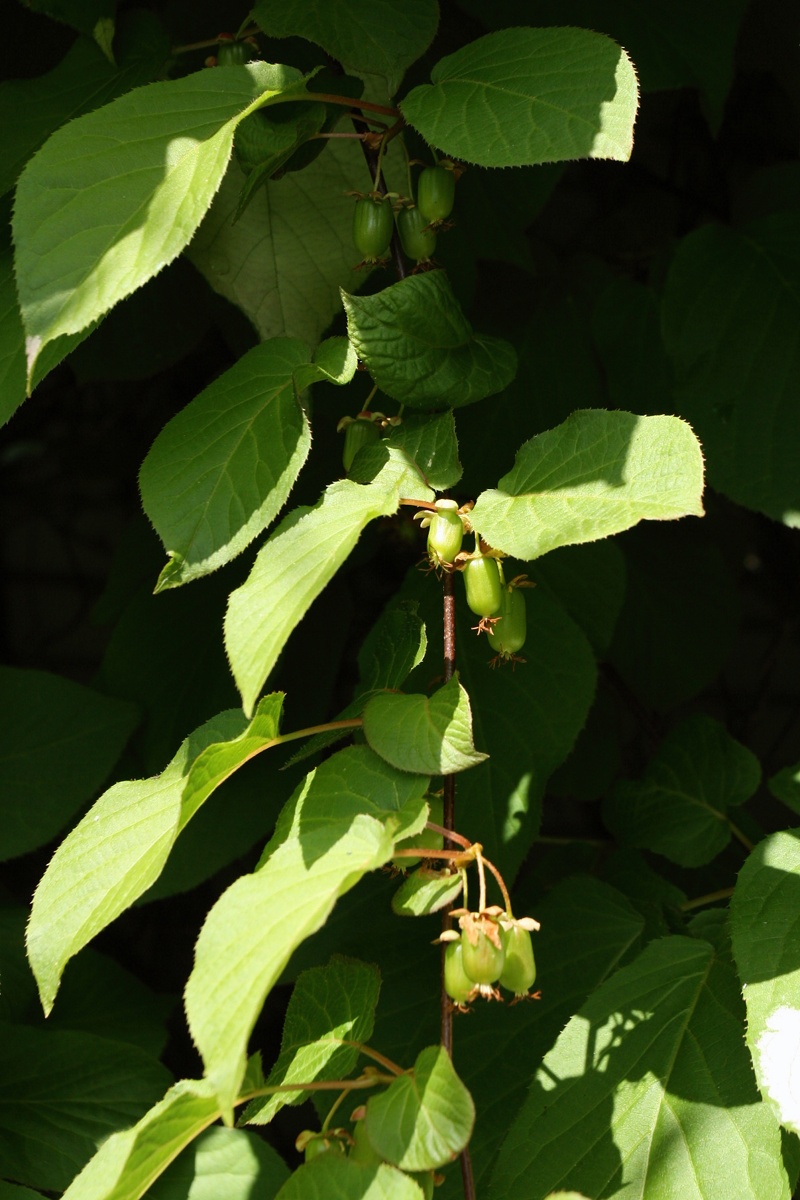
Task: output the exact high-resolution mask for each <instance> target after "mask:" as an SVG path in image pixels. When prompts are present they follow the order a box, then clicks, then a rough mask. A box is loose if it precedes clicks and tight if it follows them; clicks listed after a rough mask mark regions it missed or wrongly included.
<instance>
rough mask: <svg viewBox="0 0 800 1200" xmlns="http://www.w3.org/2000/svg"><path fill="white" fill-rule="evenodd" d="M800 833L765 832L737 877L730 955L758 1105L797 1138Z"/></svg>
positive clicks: (799, 1116)
mask: <svg viewBox="0 0 800 1200" xmlns="http://www.w3.org/2000/svg"><path fill="white" fill-rule="evenodd" d="M799 898H800V830H797V829H787V830H785V831H783V832H781V833H773V834H770V836H769V837H767V838H765V839H764V841H763V842H760V843H759V844H758V845H757V846H756V848H755V850H754V851H753V852H752V854H751V855H750V857H749V858H748V860H747V862H746V863H745V864H744V866H743V867H742V870H741V872H740V873H739V878H738V880H737V882H736V890H735V892H734V894H733V899H732V901H731V912H730V926H731V936H732V940H733V953H734V957H735V959H736V966H737V969H738V971H739V977H740V979H741V981H742V985H743V991H744V999H745V1004H746V1006H747V1044H748V1046H749V1048H750V1053H751V1055H752V1058H753V1066H754V1067H755V1072H756V1079H757V1081H758V1086H759V1088H760V1089H761V1094H762V1096H763V1097H764V1099H765V1100H767V1101H769V1103H770V1104H771V1105H772V1107H773V1109H774V1111H775V1112H776V1114H777V1116H778V1119H779V1120H780V1122H781V1124H782V1125H785V1126H786V1127H787V1129H793V1130H794V1131H795V1133H800V1078H798V1072H797V1064H798V1062H800V923H798V915H797V914H798V911H800V906H799V903H798V899H799Z"/></svg>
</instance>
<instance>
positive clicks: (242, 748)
mask: <svg viewBox="0 0 800 1200" xmlns="http://www.w3.org/2000/svg"><path fill="white" fill-rule="evenodd" d="M282 711H283V693H282V692H273V693H272V694H271V695H269V696H264V698H263V699H262V700H261V701H260V702H259V704H258V706H257V708H256V711H255V713H254V714H253V719H252V720H251V721H250V722H249V724H248V725H247V727H246V728H245V729H243V730H242V732H241V733H239V734H238V735H236V736H233V735H232V736H230V737H229V738H228V739H227V740H224V741H223V740H220V741H218V742H212V743H211V744H210V745H206V747H205V749H202V750H201V751H200V753H199V754H198V755H197V757H196V758H195V759H194V761H193V762H192V763H191V765H190V767H189V770H188V772H187V779H186V782H185V784H184V787H183V793H182V795H181V816H180V829H179V832H180V830H182V829H184V828H185V826H186V824H187V823H188V822H189V821H190V820H191V818H192V817H193V816H194V814H195V813H196V812H197V810H198V808H199V807H200V805H201V804H202V803H203V802H204V801H205V800H206V799H207V798H208V797H209V796H210V795H211V793H212V792H213V791H214V790H215V789H216V788H218V787H219V785H220V784H221V783H222V782H223V780H225V779H227V778H228V776H229V775H231V774H233V772H234V771H235V770H237V768H238V767H240V766H241V765H242V764H243V763H246V762H247V761H248V759H251V758H253V756H254V755H256V754H260V753H261V752H262V751H263V750H266V749H268V748H269V746H270V745H272V744H274V743H275V742H277V741H278V740H279V737H278V734H279V730H280V720H281V713H282ZM234 720H235V722H236V724H238V723H239V722H238V716H237V717H235V718H234Z"/></svg>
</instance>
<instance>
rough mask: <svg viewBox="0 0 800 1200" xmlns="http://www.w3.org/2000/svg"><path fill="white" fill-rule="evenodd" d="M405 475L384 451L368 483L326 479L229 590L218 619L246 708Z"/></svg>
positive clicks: (396, 458) (389, 507) (395, 498)
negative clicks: (315, 499) (318, 495)
mask: <svg viewBox="0 0 800 1200" xmlns="http://www.w3.org/2000/svg"><path fill="white" fill-rule="evenodd" d="M409 478H411V480H413V473H412V472H411V471H410V470H409V468H408V466H407V464H406V462H405V460H404V459H403V457H402V456H400V455H399V453H398V452H396V451H395V452H392V451H389V461H388V462H387V464H386V466H385V467H384V468H383V469H382V470H381V471H380V472H379V473H378V474H377V475H376V476H375V478H374V480H373V482H372V483H369V484H358V483H353V482H352V481H351V480H349V479H342V480H339V481H338V482H336V483H333V484H331V485H330V487H328V488H326V490H325V493H324V495H323V497H322V499H321V501H320V502H319V504H317V505H316V507H315V508H311V509H298V510H296V511H295V512H293V513H290V514H289V516H288V517H286V518H285V519H284V520H283V521H282V523H281V524H280V525H279V526H278V528H277V529H276V530H275V532H274V533H273V534H272V536H271V537H270V539H269V541H268V542H267V543H266V545H265V546H264V548H263V549H262V550H261V551H260V552H259V554H258V557H257V558H256V561H255V563H254V565H253V569H252V571H251V572H250V575H249V576H248V578H247V580H246V581H245V583H244V584H242V586H241V587H240V588H237V590H236V591H235V592H232V593H231V597H230V601H229V604H228V612H227V615H226V617H225V645H226V648H227V651H228V657H229V659H230V663H231V668H232V670H233V674H234V678H235V679H236V684H237V687H238V688H239V691H240V693H241V696H242V702H243V705H244V709H245V711H246V712H247V713H250V712H252V709H253V705H254V704H255V701H256V698H257V696H258V693H259V692H260V691H261V688H262V687H263V685H264V682H265V680H266V678H267V676H268V675H269V673H270V671H271V670H272V668H273V667H274V665H275V663H276V661H277V659H278V655H279V654H280V652H281V650H282V649H283V647H284V645H285V643H286V641H287V639H288V637H289V635H290V634H291V632H292V630H293V629H294V627H295V625H296V624H297V622H298V621H299V620H300V618H301V617H302V616H303V614H304V613H306V612H307V611H308V609H309V608H310V606H311V604H312V602H313V601H314V600H315V599H316V597H317V596H318V595H319V594H320V592H321V591H322V589H323V588H324V587H325V585H326V584H327V583H328V582H329V581H330V579H332V577H333V576H334V575H335V574H336V571H337V570H338V569H339V567H340V566H341V565H342V563H343V562H344V561H345V559H346V558H347V556H348V555H349V554H350V551H351V550H352V549H353V547H354V546H355V544H356V542H357V541H358V538H359V536H360V534H361V532H362V530H363V529H364V528H365V527H366V526H367V525H368V524H369V522H370V521H373V520H375V518H376V517H383V516H389V515H390V514H391V513H393V512H395V510H396V509H397V506H398V503H399V500H400V497H401V495H402V494H403V493H402V488H403V486H404V485H405V484H406V482H407V481H408V480H409ZM412 487H413V489H414V492H415V493H418V492H419V491H420V490H421V491H423V492H427V489H425V488H424V487H422V486H421V485H420V484H416V485H415V484H413V483H412ZM420 498H421V499H430V498H431V494H430V493H428V494H426V495H425V496H423V497H420ZM331 619H332V620H333V619H334V617H333V614H331Z"/></svg>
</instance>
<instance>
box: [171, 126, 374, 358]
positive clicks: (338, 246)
mask: <svg viewBox="0 0 800 1200" xmlns="http://www.w3.org/2000/svg"><path fill="white" fill-rule="evenodd" d="M363 169H364V167H363V159H360V157H359V151H358V149H357V147H355V146H352V145H346V144H345V145H342V144H341V143H340V142H333V143H332V144H331V145H329V146H328V147H327V148H326V150H325V152H324V154H321V155H320V157H319V158H317V159H315V160H314V162H312V163H311V165H310V166H308V167H306V168H305V169H304V170H302V171H295V172H292V173H291V174H288V175H284V177H283V178H282V179H280V180H270V181H269V183H267V184H265V185H264V187H263V188H262V189H261V190H260V191H259V192H258V193H257V194H256V195H255V196H254V197H253V198H252V200H251V202H250V204H249V205H248V207H247V209H246V210H245V212H244V213H243V215H242V216H241V217H240V218H239V220H237V221H235V222H234V217H235V214H236V211H237V206H238V203H239V196H240V194H241V190H242V187H243V185H244V179H245V177H244V175H243V174H242V172H241V170H240V169H239V167H238V165H237V164H236V163H235V162H232V163H231V164H230V167H229V168H228V171H227V173H226V175H225V178H224V179H223V181H222V186H221V187H220V189H219V192H218V193H217V195H216V196H215V198H214V202H213V204H212V205H211V208H210V209H209V211H208V214H207V216H206V218H205V220H204V221H203V223H202V224H201V226H200V228H199V229H198V231H197V234H196V236H195V237H194V238H193V239H192V241H191V243H190V244H189V246H188V248H187V251H186V254H187V257H188V258H189V259H190V261H191V262H193V263H194V265H195V266H196V267H197V269H198V271H200V272H201V274H203V275H204V276H205V278H206V279H207V280H208V283H209V284H210V286H211V287H212V288H213V289H214V291H216V292H219V293H220V295H222V296H225V298H226V299H228V300H230V301H231V302H232V303H233V304H235V305H236V306H237V307H238V308H240V309H241V310H242V312H243V313H244V314H245V316H246V317H247V318H248V320H249V321H250V322H251V323H252V325H253V326H254V328H255V329H256V330H257V332H258V334H259V336H260V337H261V338H264V339H266V338H272V337H284V336H286V335H289V336H291V337H299V338H302V340H303V341H304V342H306V343H307V344H308V345H309V346H315V345H316V344H317V342H318V341H319V339H320V338H321V337H322V334H323V333H324V332H325V330H326V329H327V328H328V326H329V325H330V323H331V321H332V320H333V318H334V317H335V316H336V314H337V313H339V312H340V311H341V300H340V296H339V289H340V288H342V287H346V288H347V289H348V290H356V289H357V288H358V287H359V285H360V283H361V282H362V281H363V279H364V275H363V274H358V273H356V272H354V271H353V268H354V267H355V265H356V263H357V261H358V255H357V253H356V252H355V250H354V249H353V243H352V240H351V230H352V227H353V200H352V197H350V196H346V195H345V192H346V191H347V190H348V189H349V188H352V186H353V179H354V178H356V177H357V176H358V173H359V171H363Z"/></svg>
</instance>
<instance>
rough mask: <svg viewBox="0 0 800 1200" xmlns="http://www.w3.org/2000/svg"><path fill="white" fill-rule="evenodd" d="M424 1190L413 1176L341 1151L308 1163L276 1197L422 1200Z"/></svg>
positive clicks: (292, 1199) (295, 1199)
mask: <svg viewBox="0 0 800 1200" xmlns="http://www.w3.org/2000/svg"><path fill="white" fill-rule="evenodd" d="M421 1196H422V1190H421V1189H420V1187H419V1186H418V1185H417V1184H416V1183H415V1182H414V1180H413V1179H412V1178H411V1177H410V1176H409V1175H404V1174H403V1172H402V1171H398V1170H397V1168H396V1167H390V1166H389V1165H388V1163H381V1164H380V1165H379V1166H377V1167H365V1166H362V1164H361V1163H359V1162H353V1161H351V1160H350V1159H349V1158H342V1157H341V1156H340V1155H338V1154H321V1155H319V1156H318V1157H317V1158H315V1159H312V1161H311V1162H309V1163H305V1164H304V1165H303V1166H302V1167H300V1168H299V1170H297V1171H295V1173H294V1174H293V1175H292V1176H291V1177H290V1178H289V1180H288V1181H287V1182H286V1183H285V1184H284V1185H283V1187H282V1188H281V1190H280V1191H279V1192H278V1195H277V1196H276V1197H275V1200H420V1197H421Z"/></svg>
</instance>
